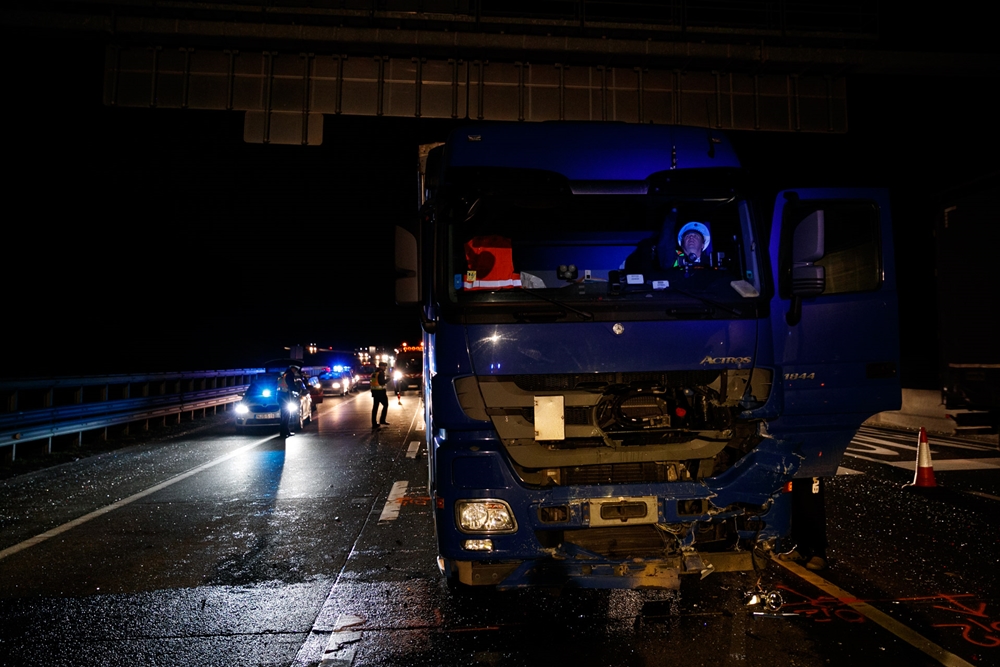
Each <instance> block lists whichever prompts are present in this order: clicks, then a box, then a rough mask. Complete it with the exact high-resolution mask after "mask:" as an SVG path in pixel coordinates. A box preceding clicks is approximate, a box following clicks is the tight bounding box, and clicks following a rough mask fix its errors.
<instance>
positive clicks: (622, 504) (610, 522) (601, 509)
mask: <svg viewBox="0 0 1000 667" xmlns="http://www.w3.org/2000/svg"><path fill="white" fill-rule="evenodd" d="M657 504H658V503H657V500H656V496H643V497H639V498H620V497H619V498H594V499H591V500H590V501H589V506H590V512H589V514H590V525H591V526H621V525H626V524H627V525H637V524H644V523H656V521H657V517H658V512H657Z"/></svg>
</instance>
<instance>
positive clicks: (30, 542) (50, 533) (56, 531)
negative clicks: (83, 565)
mask: <svg viewBox="0 0 1000 667" xmlns="http://www.w3.org/2000/svg"><path fill="white" fill-rule="evenodd" d="M277 437H278V434H277V433H276V434H274V435H271V436H268V437H266V438H264V439H262V440H258V441H257V442H251V443H250V444H249V445H244V446H242V447H240V448H238V449H234V450H233V451H231V452H229V453H228V454H225V455H223V456H220V457H219V458H217V459H215V460H212V461H209V462H208V463H203V464H201V465H200V466H196V467H194V468H191V469H190V470H188V471H187V472H182V473H181V474H179V475H177V476H175V477H171V478H170V479H168V480H167V481H165V482H160V483H159V484H157V485H155V486H151V487H149V488H148V489H145V490H144V491H140V492H139V493H134V494H132V495H131V496H129V497H128V498H122V499H121V500H118V501H116V502H113V503H111V504H110V505H106V506H104V507H102V508H100V509H97V510H94V511H93V512H91V513H90V514H84V515H83V516H81V517H80V518H78V519H73V520H72V521H68V522H66V523H64V524H63V525H61V526H56V527H55V528H53V529H52V530H47V531H45V532H44V533H42V534H41V535H35V536H34V537H31V538H29V539H27V540H25V541H23V542H20V543H18V544H15V545H14V546H12V547H7V548H6V549H4V550H3V551H0V560H3V559H4V558H6V557H7V556H11V555H13V554H16V553H17V552H18V551H23V550H24V549H27V548H28V547H33V546H35V545H36V544H40V543H42V542H44V541H45V540H47V539H49V538H52V537H55V536H56V535H61V534H62V533H65V532H66V531H67V530H69V529H71V528H76V527H77V526H79V525H81V524H84V523H87V522H88V521H90V520H91V519H96V518H97V517H99V516H103V515H105V514H107V513H108V512H111V511H113V510H116V509H119V508H121V507H124V506H125V505H128V504H129V503H133V502H135V501H136V500H139V499H140V498H145V497H146V496H148V495H150V494H152V493H156V492H157V491H161V490H163V489H165V488H167V487H168V486H171V485H173V484H176V483H177V482H180V481H182V480H185V479H187V478H188V477H191V476H192V475H197V474H198V473H200V472H202V471H205V470H208V469H209V468H212V467H214V466H217V465H219V464H220V463H222V462H223V461H228V460H229V459H231V458H233V457H234V456H238V455H240V454H242V453H243V452H245V451H247V450H249V449H253V448H254V447H258V446H260V445H262V444H264V443H265V442H267V441H268V440H274V439H275V438H277Z"/></svg>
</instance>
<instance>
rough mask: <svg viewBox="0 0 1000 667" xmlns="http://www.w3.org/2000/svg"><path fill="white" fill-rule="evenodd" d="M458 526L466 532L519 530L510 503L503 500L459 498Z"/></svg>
mask: <svg viewBox="0 0 1000 667" xmlns="http://www.w3.org/2000/svg"><path fill="white" fill-rule="evenodd" d="M455 514H456V519H457V520H458V527H459V529H460V530H461V531H462V532H465V533H513V532H514V531H516V530H517V523H516V522H515V521H514V513H513V512H512V511H511V509H510V505H508V504H507V503H505V502H504V501H502V500H459V501H458V502H456V503H455Z"/></svg>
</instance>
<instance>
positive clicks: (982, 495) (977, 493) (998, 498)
mask: <svg viewBox="0 0 1000 667" xmlns="http://www.w3.org/2000/svg"><path fill="white" fill-rule="evenodd" d="M966 493H968V494H970V495H973V496H979V497H980V498H988V499H989V500H996V501H1000V496H994V495H993V494H992V493H986V492H985V491H966Z"/></svg>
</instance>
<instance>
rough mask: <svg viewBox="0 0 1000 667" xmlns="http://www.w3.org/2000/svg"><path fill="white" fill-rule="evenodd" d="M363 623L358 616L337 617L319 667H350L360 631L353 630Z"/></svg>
mask: <svg viewBox="0 0 1000 667" xmlns="http://www.w3.org/2000/svg"><path fill="white" fill-rule="evenodd" d="M364 623H365V619H363V618H361V617H359V616H353V615H351V614H341V615H340V616H338V617H337V621H336V622H335V623H334V627H333V632H332V633H331V634H330V641H329V642H328V643H327V645H326V650H325V651H323V660H322V661H321V662H320V663H319V667H350V665H351V663H353V662H354V652H355V651H356V650H357V646H356V645H357V642H359V641H361V631H360V630H354V629H353V628H356V627H357V626H359V625H364Z"/></svg>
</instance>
